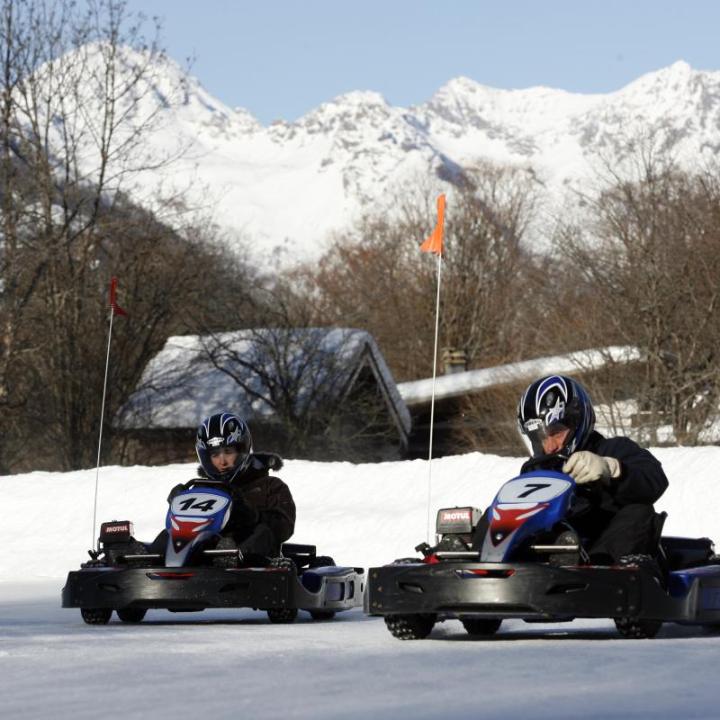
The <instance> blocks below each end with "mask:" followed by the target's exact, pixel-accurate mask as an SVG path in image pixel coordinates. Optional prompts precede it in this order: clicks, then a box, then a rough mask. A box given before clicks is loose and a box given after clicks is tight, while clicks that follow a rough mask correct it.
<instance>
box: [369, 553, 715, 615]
mask: <svg viewBox="0 0 720 720" xmlns="http://www.w3.org/2000/svg"><path fill="white" fill-rule="evenodd" d="M674 576H675V574H674V573H671V577H670V580H669V583H668V589H665V588H664V587H663V586H662V585H661V584H660V583H659V581H658V580H657V578H656V577H655V576H654V575H653V573H652V572H650V571H649V570H647V569H646V568H639V567H634V566H628V567H617V566H614V567H600V566H578V567H554V566H551V565H547V564H541V563H516V564H500V563H477V562H452V561H443V562H440V563H438V564H423V563H421V562H418V563H417V564H398V565H386V566H384V567H376V568H371V569H370V570H369V574H368V588H367V593H366V599H365V611H366V612H367V613H369V614H371V615H394V614H414V613H434V614H438V615H441V616H445V617H458V616H463V615H473V616H477V617H488V618H490V617H492V618H522V619H527V620H547V621H552V620H562V619H571V618H576V617H581V618H613V617H638V618H647V619H650V618H652V619H661V620H667V621H671V622H688V623H708V624H710V623H720V567H718V566H714V567H712V568H707V567H706V568H698V569H697V571H692V570H690V571H685V572H684V573H681V574H678V575H677V577H674Z"/></svg>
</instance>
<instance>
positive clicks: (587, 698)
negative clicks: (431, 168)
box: [0, 582, 720, 720]
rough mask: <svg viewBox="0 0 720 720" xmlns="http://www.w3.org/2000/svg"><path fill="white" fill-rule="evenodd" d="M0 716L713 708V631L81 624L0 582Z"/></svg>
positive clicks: (441, 714)
mask: <svg viewBox="0 0 720 720" xmlns="http://www.w3.org/2000/svg"><path fill="white" fill-rule="evenodd" d="M0 597H1V599H0V698H2V700H1V701H0V707H1V711H0V716H2V718H4V719H5V720H10V719H12V720H15V718H53V719H54V720H60V719H64V718H73V719H74V720H82V719H83V718H98V717H108V716H110V715H113V716H115V715H116V716H118V717H122V718H153V719H157V718H160V719H162V718H168V719H172V720H177V719H178V718H213V720H216V719H219V718H238V719H239V718H248V719H249V718H312V719H313V720H318V719H320V718H348V719H352V718H363V719H367V718H371V719H372V720H380V719H384V718H412V719H413V720H419V719H421V718H442V719H443V720H449V719H451V718H502V719H503V720H511V719H513V718H518V719H521V718H522V720H545V719H547V720H560V719H562V718H568V719H570V718H572V719H573V720H574V719H575V718H586V719H587V720H595V719H597V720H606V719H607V718H618V719H620V718H622V719H624V720H631V719H633V718H653V720H662V719H664V718H674V719H677V718H683V719H686V718H708V719H710V718H713V719H714V718H717V717H718V700H717V661H718V657H720V636H719V637H715V636H712V635H708V634H706V633H705V632H703V631H702V630H700V629H698V628H691V627H687V628H684V627H680V626H678V625H666V626H665V627H664V629H663V630H661V632H660V635H659V636H658V638H656V639H654V640H635V641H633V640H622V639H620V638H619V637H618V636H617V634H616V632H615V628H614V626H613V625H612V624H611V623H609V622H605V621H590V620H586V621H575V622H573V623H568V624H555V625H537V624H532V625H530V624H526V623H523V622H520V621H511V622H506V623H505V625H504V626H503V628H501V630H500V633H499V634H498V635H497V636H496V637H495V638H493V639H490V640H474V639H470V638H469V637H468V636H467V635H466V634H465V632H464V631H463V629H462V626H461V625H460V623H458V622H457V621H452V622H446V623H443V624H441V625H438V626H436V628H435V630H434V631H433V633H432V635H431V636H430V638H429V639H427V640H422V641H410V642H401V641H399V640H396V639H395V638H393V637H392V636H391V635H390V634H389V633H388V632H387V630H386V629H385V625H384V623H383V621H382V620H381V619H380V618H367V617H365V616H363V614H362V612H361V611H360V610H359V609H357V610H353V611H350V612H347V613H343V614H340V615H338V616H337V618H336V619H335V620H333V621H330V622H324V623H316V622H312V621H311V620H310V619H309V616H308V615H306V614H305V613H302V612H301V613H300V617H299V619H298V621H297V622H296V623H294V624H292V625H271V624H269V623H268V621H267V619H266V616H265V614H264V613H260V612H252V611H248V610H222V611H220V610H217V611H205V612H203V613H188V614H173V613H169V612H167V611H162V610H155V611H153V610H151V611H150V612H149V613H148V615H147V618H146V620H145V622H143V623H142V624H140V625H125V624H123V623H120V622H119V621H118V620H117V619H116V617H115V616H113V620H112V621H111V622H110V624H109V625H106V626H101V627H90V626H87V625H85V624H84V623H83V622H82V620H81V618H80V613H79V611H77V610H63V609H61V608H60V586H59V585H58V584H57V583H55V582H53V583H48V582H41V583H33V584H31V585H15V584H13V585H4V586H3V588H2V595H1V596H0Z"/></svg>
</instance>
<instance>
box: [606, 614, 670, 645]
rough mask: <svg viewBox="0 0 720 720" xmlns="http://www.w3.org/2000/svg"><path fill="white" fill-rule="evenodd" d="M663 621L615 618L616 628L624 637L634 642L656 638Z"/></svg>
mask: <svg viewBox="0 0 720 720" xmlns="http://www.w3.org/2000/svg"><path fill="white" fill-rule="evenodd" d="M662 624H663V623H662V620H641V619H640V618H633V617H620V618H615V627H616V628H617V629H618V632H619V633H620V634H621V635H622V636H623V637H624V638H629V639H632V640H643V639H649V638H654V637H655V636H656V635H657V634H658V632H659V631H660V628H661V627H662Z"/></svg>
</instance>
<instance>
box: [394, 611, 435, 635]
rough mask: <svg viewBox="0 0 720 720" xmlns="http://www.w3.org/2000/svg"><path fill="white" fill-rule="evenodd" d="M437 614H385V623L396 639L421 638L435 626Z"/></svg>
mask: <svg viewBox="0 0 720 720" xmlns="http://www.w3.org/2000/svg"><path fill="white" fill-rule="evenodd" d="M436 620H437V616H436V615H433V614H431V613H426V614H417V615H386V616H385V625H386V626H387V629H388V630H389V631H390V634H391V635H392V636H393V637H396V638H397V639H398V640H423V639H424V638H426V637H427V636H428V635H429V634H430V633H431V632H432V629H433V627H434V626H435V621H436Z"/></svg>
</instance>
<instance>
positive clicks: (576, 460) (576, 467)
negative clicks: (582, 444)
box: [563, 450, 620, 485]
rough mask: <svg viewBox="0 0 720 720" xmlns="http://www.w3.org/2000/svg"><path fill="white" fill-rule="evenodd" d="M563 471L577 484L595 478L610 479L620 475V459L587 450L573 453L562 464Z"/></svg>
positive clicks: (591, 480)
mask: <svg viewBox="0 0 720 720" xmlns="http://www.w3.org/2000/svg"><path fill="white" fill-rule="evenodd" d="M563 472H564V473H567V474H568V475H571V476H572V478H573V480H575V482H576V483H577V484H578V485H583V484H584V483H589V482H594V481H595V480H610V478H619V477H620V461H619V460H617V459H616V458H613V457H603V456H602V455H596V454H595V453H592V452H589V451H587V450H580V451H579V452H576V453H573V454H572V455H571V456H570V459H569V460H568V461H567V462H566V463H565V464H564V465H563Z"/></svg>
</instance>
